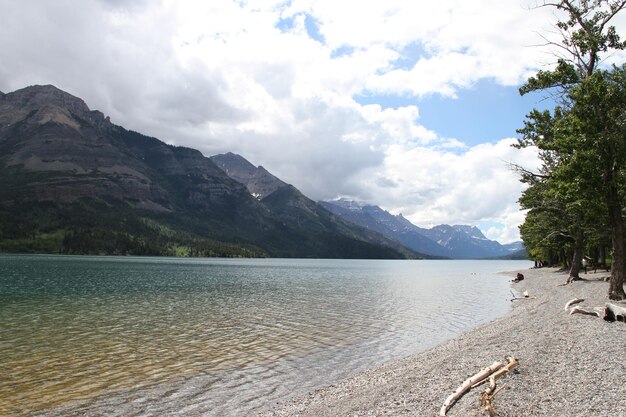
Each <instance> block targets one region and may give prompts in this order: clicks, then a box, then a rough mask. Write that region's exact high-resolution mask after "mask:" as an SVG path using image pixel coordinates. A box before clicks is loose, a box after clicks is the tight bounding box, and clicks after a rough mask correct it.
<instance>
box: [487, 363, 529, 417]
mask: <svg viewBox="0 0 626 417" xmlns="http://www.w3.org/2000/svg"><path fill="white" fill-rule="evenodd" d="M506 359H507V361H508V362H509V363H507V364H506V366H505V367H504V368H501V369H499V370H497V371H496V372H494V373H493V374H491V375H490V376H489V387H487V389H486V390H485V392H484V393H483V395H481V397H480V405H481V406H483V408H484V410H485V411H486V412H487V413H489V416H490V417H494V416H495V415H496V410H495V409H494V408H493V399H494V397H495V396H496V394H497V393H498V392H500V389H502V388H500V389H499V390H498V391H496V379H498V378H500V377H501V376H503V375H505V374H506V373H507V372H509V371H510V370H511V369H513V368H515V367H516V366H517V365H519V361H518V360H517V359H515V358H512V357H507V358H506Z"/></svg>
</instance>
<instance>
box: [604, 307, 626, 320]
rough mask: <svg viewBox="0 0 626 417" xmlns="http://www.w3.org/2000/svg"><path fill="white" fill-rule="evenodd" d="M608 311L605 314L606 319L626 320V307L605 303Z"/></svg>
mask: <svg viewBox="0 0 626 417" xmlns="http://www.w3.org/2000/svg"><path fill="white" fill-rule="evenodd" d="M605 307H606V311H605V315H604V320H607V321H615V320H617V321H623V322H626V307H622V306H620V305H617V304H613V303H606V304H605Z"/></svg>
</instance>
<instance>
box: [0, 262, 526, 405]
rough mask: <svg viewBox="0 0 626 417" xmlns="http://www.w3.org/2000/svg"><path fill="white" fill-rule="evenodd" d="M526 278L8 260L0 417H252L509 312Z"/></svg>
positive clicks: (461, 268)
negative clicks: (515, 287)
mask: <svg viewBox="0 0 626 417" xmlns="http://www.w3.org/2000/svg"><path fill="white" fill-rule="evenodd" d="M526 266H527V265H526V264H523V263H519V262H517V263H515V262H513V263H505V262H480V263H479V262H474V263H472V262H443V261H440V262H430V261H415V262H408V261H407V262H398V261H396V262H387V261H327V260H326V261H312V260H247V261H233V260H183V259H148V258H97V257H43V256H38V257H37V256H33V257H25V256H21V257H20V256H0V358H1V359H0V375H2V378H0V415H16V416H20V415H58V414H63V415H68V416H72V415H75V416H79V415H84V414H94V410H97V414H102V415H111V416H116V415H117V416H129V415H136V416H144V415H155V414H159V415H163V414H168V413H173V414H182V415H184V414H194V415H207V416H212V415H215V416H228V415H241V414H245V413H248V412H250V410H255V409H257V408H259V407H262V406H264V405H266V404H268V402H271V401H273V400H275V399H277V398H281V397H283V396H286V395H290V394H293V393H295V392H300V393H303V392H306V391H307V390H310V389H313V388H314V387H316V386H318V385H319V384H323V383H329V382H332V381H333V380H336V379H338V378H341V377H343V376H345V375H347V374H348V373H350V372H355V371H356V370H359V369H364V368H366V367H370V366H372V365H374V364H377V363H381V362H384V361H386V360H389V359H393V358H397V357H401V356H404V355H407V354H409V353H412V352H416V351H419V350H422V349H425V348H428V347H430V346H433V345H435V344H437V343H441V342H442V341H444V340H446V339H447V338H450V337H453V336H455V335H457V334H459V333H460V332H462V331H464V330H466V329H468V328H470V327H472V326H475V325H476V324H478V323H480V322H484V321H487V320H491V319H493V318H495V317H497V316H499V315H501V314H503V313H504V312H505V311H506V310H507V309H508V308H509V303H508V301H507V298H508V292H509V285H508V283H507V282H506V281H507V279H506V277H504V276H498V275H495V273H496V272H498V271H501V270H513V269H518V268H523V267H526ZM477 270H478V271H480V273H479V274H476V273H472V274H470V273H469V271H477Z"/></svg>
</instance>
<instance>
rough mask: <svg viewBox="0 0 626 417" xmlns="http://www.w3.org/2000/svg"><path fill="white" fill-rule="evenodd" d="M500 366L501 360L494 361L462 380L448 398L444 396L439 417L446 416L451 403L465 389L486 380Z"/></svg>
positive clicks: (465, 390)
mask: <svg viewBox="0 0 626 417" xmlns="http://www.w3.org/2000/svg"><path fill="white" fill-rule="evenodd" d="M500 368H502V362H494V363H492V364H491V366H488V367H487V368H484V369H482V370H481V371H480V372H478V373H477V374H475V375H473V376H471V377H469V378H468V379H466V380H465V382H463V383H462V384H461V385H460V386H459V387H458V388H457V389H456V391H454V392H453V393H452V394H451V395H450V396H449V397H448V398H446V400H445V401H444V403H443V405H442V406H441V410H440V411H439V416H440V417H446V413H447V412H448V410H449V409H450V407H452V404H454V403H455V402H456V400H458V399H459V398H461V397H462V396H463V394H465V393H466V392H467V391H469V390H470V388H472V386H473V385H475V384H477V383H479V382H481V381H483V380H486V379H487V378H488V377H489V375H491V374H492V373H494V372H495V371H497V370H498V369H500Z"/></svg>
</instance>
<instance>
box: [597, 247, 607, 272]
mask: <svg viewBox="0 0 626 417" xmlns="http://www.w3.org/2000/svg"><path fill="white" fill-rule="evenodd" d="M598 252H599V255H598V264H597V265H598V268H601V269H607V267H606V248H605V247H604V245H602V244H601V245H600V247H599V248H598Z"/></svg>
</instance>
